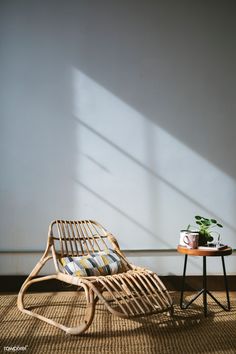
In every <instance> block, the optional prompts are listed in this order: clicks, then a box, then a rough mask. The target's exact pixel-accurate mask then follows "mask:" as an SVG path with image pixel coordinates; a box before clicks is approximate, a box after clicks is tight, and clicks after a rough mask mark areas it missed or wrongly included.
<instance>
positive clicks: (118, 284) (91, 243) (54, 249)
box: [17, 220, 173, 334]
mask: <svg viewBox="0 0 236 354" xmlns="http://www.w3.org/2000/svg"><path fill="white" fill-rule="evenodd" d="M106 249H113V250H114V251H115V252H116V253H117V254H118V255H119V257H120V258H122V260H123V262H125V264H126V266H127V270H126V271H125V272H123V273H118V274H114V275H106V276H89V277H80V276H72V275H68V274H66V273H65V270H64V268H63V267H62V266H61V264H60V262H59V258H60V257H67V256H82V255H89V254H91V253H94V252H98V251H102V250H106ZM50 259H53V262H54V266H55V270H56V272H55V273H54V274H51V275H45V276H39V277H37V276H38V274H39V272H40V270H41V269H42V268H43V267H44V265H45V264H46V263H47V262H48V261H49V260H50ZM50 279H57V280H59V281H62V282H65V283H67V284H73V285H76V286H78V287H79V288H82V289H83V290H84V293H85V299H86V303H87V307H86V310H85V313H84V318H83V320H82V322H81V323H80V324H79V325H78V326H76V327H67V326H65V325H63V324H61V323H59V322H56V321H54V320H52V319H50V318H47V317H45V316H42V315H40V314H38V313H36V312H34V311H32V310H30V308H27V307H25V304H24V295H25V293H26V290H27V289H28V288H29V287H30V286H31V285H32V284H34V283H37V282H42V281H46V280H50ZM98 300H101V301H102V302H103V304H104V305H105V306H106V308H107V309H108V310H109V311H110V312H111V313H112V314H114V315H116V316H119V317H122V318H132V317H138V316H145V315H151V314H154V313H159V312H168V313H170V314H172V313H173V303H172V299H171V297H170V295H169V293H168V291H167V289H166V288H165V286H164V285H163V283H162V282H161V280H160V279H159V277H158V276H157V274H155V273H153V272H152V271H150V270H148V269H145V268H140V267H136V266H134V265H132V264H130V263H129V262H128V260H127V259H126V257H125V255H124V254H123V253H122V251H121V250H120V247H119V244H118V242H117V240H116V238H115V237H114V236H113V235H112V234H111V233H110V232H108V231H107V230H106V229H105V228H104V227H102V226H101V225H100V224H98V223H97V222H95V221H92V220H81V221H67V220H56V221H53V222H52V223H51V224H50V226H49V230H48V241H47V246H46V250H45V252H44V254H43V256H42V258H41V259H40V261H39V262H38V263H37V264H36V266H35V267H34V269H33V270H32V272H31V273H30V275H29V276H28V278H27V279H26V280H25V282H24V283H23V285H22V287H21V289H20V292H19V294H18V299H17V306H18V308H19V310H20V311H22V312H23V313H26V314H28V315H30V316H34V317H36V318H38V319H40V320H43V321H45V322H47V323H49V324H51V325H53V326H55V327H57V328H59V329H61V330H63V331H65V332H66V333H70V334H80V333H83V332H85V331H86V330H87V329H88V328H89V326H90V325H91V323H92V321H93V318H94V313H95V306H96V303H97V301H98Z"/></svg>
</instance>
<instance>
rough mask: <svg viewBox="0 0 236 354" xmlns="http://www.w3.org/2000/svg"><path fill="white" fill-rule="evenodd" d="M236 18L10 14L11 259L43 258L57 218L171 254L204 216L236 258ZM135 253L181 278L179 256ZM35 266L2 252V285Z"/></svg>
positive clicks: (137, 12) (82, 5) (118, 10)
mask: <svg viewBox="0 0 236 354" xmlns="http://www.w3.org/2000/svg"><path fill="white" fill-rule="evenodd" d="M235 7H236V6H235V3H234V2H233V1H224V2H222V1H207V2H206V1H187V0H186V1H130V0H126V1H118V0H117V1H105V0H104V1H103V0H100V1H98V2H95V1H94V2H92V1H70V2H68V1H45V2H43V1H32V0H31V1H29V0H28V1H1V2H0V35H1V42H0V46H1V47H0V51H1V56H0V71H1V72H0V75H1V76H0V90H1V94H0V100H1V102H0V113H1V137H0V144H1V200H0V203H1V213H0V225H1V226H0V228H1V231H0V232H1V233H0V249H1V250H3V251H4V250H8V251H22V250H42V249H43V248H44V247H45V243H46V237H47V227H48V224H49V222H50V221H51V220H53V219H57V218H67V219H74V218H75V219H82V218H91V219H95V220H98V221H100V222H101V223H102V224H103V225H104V226H106V227H107V228H108V229H110V230H111V231H112V232H113V233H114V234H116V235H117V237H118V239H119V241H120V244H121V247H122V248H123V249H126V250H137V249H139V250H150V249H156V250H158V249H173V248H175V247H176V244H177V243H178V233H179V230H180V229H181V228H185V227H186V226H187V225H188V223H191V222H192V221H193V218H194V215H195V214H200V215H201V214H203V215H204V216H206V217H208V216H210V217H214V218H217V219H218V220H219V221H220V222H222V224H223V225H224V229H223V231H222V237H223V240H224V241H225V242H226V243H228V244H230V245H232V246H233V247H234V248H236V237H235V231H236V219H235V212H236V160H235V151H236V139H235V137H236V129H235V128H236V120H235V113H236V105H235V102H236V100H235V98H236V97H235V93H236V87H235V86H236V85H235V83H236V80H235V79H236V77H235V61H236V55H235V54H236V48H235V38H234V37H235V36H234V34H235V31H236V23H235V20H234V11H235ZM129 255H131V256H132V255H133V257H134V258H132V257H131V258H132V260H134V261H135V262H136V263H141V264H143V265H146V266H149V267H151V268H152V269H154V270H156V271H158V273H159V274H180V273H181V271H182V261H183V259H182V258H181V256H179V255H177V254H174V253H171V254H170V253H168V252H167V253H166V254H165V256H162V255H161V254H159V252H156V254H155V257H153V254H152V255H150V254H149V252H148V251H147V252H144V253H143V255H142V257H138V256H137V255H136V253H135V252H134V253H133V254H132V253H129ZM38 257H39V255H37V254H28V255H27V254H26V255H24V260H22V254H21V253H19V254H18V253H14V254H12V255H11V257H9V254H5V255H4V254H1V258H0V259H1V260H0V266H1V269H0V273H1V274H24V273H28V272H29V271H30V270H31V268H32V266H33V264H34V262H36V260H37V259H38ZM7 259H8V261H7ZM9 259H10V260H11V261H10V262H9ZM199 261H200V260H199ZM199 264H200V263H198V260H192V262H191V265H190V267H189V272H190V273H192V274H196V273H198V272H199V271H201V266H200V265H199ZM227 268H228V272H229V273H231V274H233V273H235V270H236V256H231V257H228V259H227ZM209 271H210V272H211V273H214V274H217V273H220V272H221V267H220V262H217V260H214V262H211V264H209Z"/></svg>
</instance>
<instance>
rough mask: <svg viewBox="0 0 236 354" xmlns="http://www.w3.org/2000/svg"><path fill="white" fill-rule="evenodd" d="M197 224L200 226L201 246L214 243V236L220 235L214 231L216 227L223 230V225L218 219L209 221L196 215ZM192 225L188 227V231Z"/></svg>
mask: <svg viewBox="0 0 236 354" xmlns="http://www.w3.org/2000/svg"><path fill="white" fill-rule="evenodd" d="M195 222H196V224H197V226H198V232H199V241H198V243H199V245H200V246H202V245H206V244H207V242H212V241H213V239H214V237H213V236H212V235H213V234H214V233H216V234H218V236H220V234H219V233H218V232H217V231H214V228H215V227H219V228H222V227H223V225H221V224H220V223H219V222H218V221H217V220H216V219H207V218H204V217H203V216H200V215H195ZM190 227H191V226H190V225H189V226H188V229H190Z"/></svg>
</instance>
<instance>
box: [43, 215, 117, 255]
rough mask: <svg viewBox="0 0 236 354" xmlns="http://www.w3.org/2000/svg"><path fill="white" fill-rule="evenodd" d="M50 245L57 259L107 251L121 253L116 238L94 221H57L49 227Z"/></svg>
mask: <svg viewBox="0 0 236 354" xmlns="http://www.w3.org/2000/svg"><path fill="white" fill-rule="evenodd" d="M49 239H50V244H51V245H53V247H54V250H55V253H56V256H57V257H67V256H82V255H87V254H91V253H94V252H99V251H103V250H107V249H114V250H116V251H118V252H119V253H120V249H119V245H118V243H117V241H116V239H115V238H114V236H113V235H112V234H111V233H109V232H108V231H107V230H106V229H105V228H104V227H102V226H101V225H100V224H98V223H97V222H96V221H92V220H80V221H68V220H56V221H53V222H52V223H51V225H50V227H49Z"/></svg>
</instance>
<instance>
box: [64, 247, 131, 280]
mask: <svg viewBox="0 0 236 354" xmlns="http://www.w3.org/2000/svg"><path fill="white" fill-rule="evenodd" d="M59 261H60V263H61V264H62V266H63V267H64V269H65V271H66V273H68V274H70V275H74V276H81V277H87V276H100V275H109V274H117V273H122V272H124V271H126V270H127V267H126V264H125V261H123V260H122V259H121V258H120V257H119V256H118V255H117V253H115V252H114V251H112V250H110V249H109V250H105V251H101V252H94V253H91V254H90V255H87V256H80V257H72V256H70V257H63V258H60V259H59Z"/></svg>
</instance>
